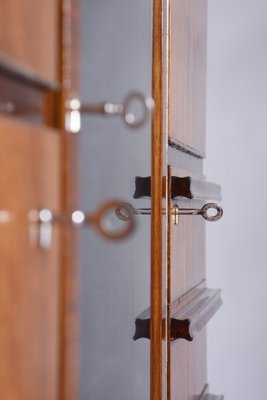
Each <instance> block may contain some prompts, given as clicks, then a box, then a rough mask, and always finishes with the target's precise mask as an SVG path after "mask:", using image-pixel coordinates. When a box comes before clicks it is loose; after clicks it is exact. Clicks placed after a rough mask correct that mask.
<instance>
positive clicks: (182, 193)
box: [134, 176, 221, 200]
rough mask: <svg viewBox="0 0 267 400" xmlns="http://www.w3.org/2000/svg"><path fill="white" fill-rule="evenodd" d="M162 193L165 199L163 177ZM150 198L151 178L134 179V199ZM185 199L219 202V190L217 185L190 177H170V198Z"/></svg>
mask: <svg viewBox="0 0 267 400" xmlns="http://www.w3.org/2000/svg"><path fill="white" fill-rule="evenodd" d="M162 187H163V193H162V195H163V196H164V197H165V190H164V188H165V177H163V184H162ZM142 197H151V178H150V176H147V177H140V176H136V177H135V193H134V198H135V199H138V198H142ZM178 197H185V198H187V199H200V200H221V188H220V186H219V185H217V184H215V183H211V182H207V181H203V180H199V179H195V178H192V177H190V176H185V177H178V176H172V177H171V198H172V199H175V198H178Z"/></svg>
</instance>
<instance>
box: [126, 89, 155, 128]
mask: <svg viewBox="0 0 267 400" xmlns="http://www.w3.org/2000/svg"><path fill="white" fill-rule="evenodd" d="M134 104H139V106H141V115H140V116H136V115H135V114H134V113H133V112H132V111H131V108H132V106H133V105H134ZM153 109H154V101H153V99H152V98H151V97H145V96H144V95H143V94H142V93H140V92H132V93H130V94H128V96H127V97H126V98H125V100H124V102H123V112H122V117H123V121H124V123H125V124H126V125H127V126H128V127H130V128H133V129H138V128H141V127H142V126H143V125H144V124H145V123H146V122H147V121H148V119H149V117H150V115H151V112H152V111H153Z"/></svg>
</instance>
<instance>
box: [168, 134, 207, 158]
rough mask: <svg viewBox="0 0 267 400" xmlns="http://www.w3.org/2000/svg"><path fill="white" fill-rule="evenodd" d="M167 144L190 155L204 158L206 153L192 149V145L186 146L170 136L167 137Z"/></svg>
mask: <svg viewBox="0 0 267 400" xmlns="http://www.w3.org/2000/svg"><path fill="white" fill-rule="evenodd" d="M169 146H170V147H173V148H174V149H176V150H180V151H182V152H184V153H187V154H190V155H191V156H194V157H197V158H205V157H206V155H205V153H202V152H201V151H199V150H196V149H194V148H193V147H190V146H187V145H186V144H184V143H182V142H179V141H178V140H176V139H173V138H170V139H169Z"/></svg>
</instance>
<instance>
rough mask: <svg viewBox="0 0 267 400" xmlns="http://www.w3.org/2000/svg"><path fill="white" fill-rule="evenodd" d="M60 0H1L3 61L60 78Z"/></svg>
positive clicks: (43, 75) (0, 38)
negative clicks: (58, 58)
mask: <svg viewBox="0 0 267 400" xmlns="http://www.w3.org/2000/svg"><path fill="white" fill-rule="evenodd" d="M58 10H59V7H58V2H57V1H56V0H39V1H35V0H9V1H1V4H0V49H1V50H0V63H1V59H2V60H4V62H5V64H6V63H7V62H8V63H11V64H15V65H17V66H18V67H19V68H22V69H25V70H26V71H29V72H30V71H33V72H34V74H37V75H39V76H40V77H41V78H45V79H46V80H49V81H52V82H53V81H56V80H57V78H58V69H57V68H58V66H57V52H58V21H59V19H58V18H59V15H58Z"/></svg>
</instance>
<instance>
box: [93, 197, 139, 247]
mask: <svg viewBox="0 0 267 400" xmlns="http://www.w3.org/2000/svg"><path fill="white" fill-rule="evenodd" d="M117 210H121V212H122V213H123V214H126V215H127V218H125V219H123V222H124V225H123V227H121V228H119V229H118V230H114V231H112V230H111V229H110V227H109V226H108V224H107V221H106V217H107V215H108V214H110V212H114V213H115V214H116V213H117ZM85 222H87V223H90V224H92V225H93V226H94V227H95V228H96V230H97V231H98V232H99V233H100V235H101V236H102V237H104V238H106V239H109V240H120V239H123V238H126V237H127V236H128V235H129V234H131V233H132V232H133V231H134V229H135V219H134V215H133V211H132V208H131V206H130V205H128V204H127V203H123V202H121V201H119V200H110V201H108V202H106V203H103V204H102V205H101V206H100V207H99V209H98V210H97V211H96V212H95V213H93V214H89V215H88V216H87V217H86V218H85Z"/></svg>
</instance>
